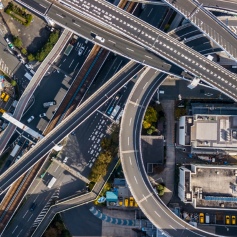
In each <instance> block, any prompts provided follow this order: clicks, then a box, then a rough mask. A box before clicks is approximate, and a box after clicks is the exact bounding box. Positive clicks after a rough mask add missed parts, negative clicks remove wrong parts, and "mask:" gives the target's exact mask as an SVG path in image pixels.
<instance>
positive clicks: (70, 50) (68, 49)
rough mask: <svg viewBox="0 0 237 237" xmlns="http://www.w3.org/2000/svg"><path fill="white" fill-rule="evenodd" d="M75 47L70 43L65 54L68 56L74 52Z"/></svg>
mask: <svg viewBox="0 0 237 237" xmlns="http://www.w3.org/2000/svg"><path fill="white" fill-rule="evenodd" d="M73 48H74V46H73V45H72V44H68V46H67V48H66V49H65V51H64V54H65V55H66V56H68V55H69V54H70V53H71V52H72V49H73Z"/></svg>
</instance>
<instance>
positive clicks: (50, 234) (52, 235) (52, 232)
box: [44, 227, 58, 237]
mask: <svg viewBox="0 0 237 237" xmlns="http://www.w3.org/2000/svg"><path fill="white" fill-rule="evenodd" d="M44 236H45V237H57V236H58V233H57V229H55V228H53V227H49V229H48V230H46V231H45V233H44Z"/></svg>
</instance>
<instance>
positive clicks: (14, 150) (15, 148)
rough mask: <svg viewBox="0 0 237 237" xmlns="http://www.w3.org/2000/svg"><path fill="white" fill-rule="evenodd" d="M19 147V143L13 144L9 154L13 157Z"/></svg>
mask: <svg viewBox="0 0 237 237" xmlns="http://www.w3.org/2000/svg"><path fill="white" fill-rule="evenodd" d="M19 149H20V146H19V145H15V147H14V148H13V150H12V152H11V154H10V156H12V157H15V155H16V154H17V152H18V151H19Z"/></svg>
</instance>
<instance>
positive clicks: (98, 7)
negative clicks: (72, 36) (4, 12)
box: [24, 0, 237, 100]
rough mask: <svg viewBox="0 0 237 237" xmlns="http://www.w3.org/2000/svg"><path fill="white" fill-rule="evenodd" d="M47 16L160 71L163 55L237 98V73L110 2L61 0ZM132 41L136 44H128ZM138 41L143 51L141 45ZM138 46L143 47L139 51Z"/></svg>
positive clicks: (106, 46)
mask: <svg viewBox="0 0 237 237" xmlns="http://www.w3.org/2000/svg"><path fill="white" fill-rule="evenodd" d="M24 1H25V0H24ZM43 2H44V1H42V3H43ZM47 17H49V18H51V19H52V20H54V21H55V22H57V23H59V24H60V25H62V26H65V27H67V28H69V29H71V30H72V31H74V32H78V34H79V35H82V36H84V37H85V38H87V39H89V40H92V41H95V42H96V43H97V44H99V45H101V46H102V47H105V48H107V49H109V50H111V51H113V52H116V53H119V54H122V55H123V56H125V57H128V58H130V59H132V60H135V61H138V62H140V63H142V64H144V65H148V66H150V67H152V68H155V69H159V70H160V67H157V66H156V65H154V64H155V62H156V60H157V57H156V56H155V55H159V56H161V57H163V58H165V59H167V60H168V61H170V62H172V63H174V64H176V65H177V66H179V67H181V68H183V69H184V70H186V71H188V72H190V73H191V74H192V75H194V76H196V77H200V78H201V79H202V80H203V81H205V82H206V83H208V84H209V85H212V86H213V87H215V88H216V89H218V90H220V91H221V92H222V93H224V94H226V95H227V96H229V97H231V98H232V99H233V100H236V99H237V93H236V92H237V76H236V74H234V73H231V72H229V71H228V70H226V69H225V68H223V67H221V66H220V65H218V64H216V63H214V62H212V61H210V60H209V59H207V58H206V57H205V56H203V55H201V54H199V53H197V52H196V51H194V50H192V49H191V48H190V47H188V46H186V45H184V44H183V43H182V42H178V41H177V40H175V39H173V38H172V37H170V36H168V35H167V34H166V33H164V32H162V31H160V30H158V29H156V28H155V27H153V26H151V25H149V24H147V23H146V22H144V21H142V20H140V19H139V18H137V17H135V16H133V15H131V14H129V13H127V12H125V11H123V10H122V9H119V8H117V7H116V6H114V5H112V4H110V3H108V2H106V1H100V0H95V1H93V4H91V3H90V1H87V0H80V1H72V0H64V1H61V0H60V3H58V2H54V4H52V5H51V6H50V8H49V9H48V10H47ZM85 27H86V32H85V31H84V28H85ZM92 32H93V33H96V34H98V35H102V36H104V38H105V41H104V42H101V41H99V40H97V39H94V38H92V36H91V33H92ZM122 36H123V37H122ZM132 41H133V42H134V44H133V45H131V44H130V45H129V47H124V45H127V44H128V42H132ZM121 44H122V49H121V48H120V47H121V46H120V45H121ZM138 44H139V45H140V46H141V47H142V48H143V50H144V51H143V52H141V51H142V50H141V49H139V47H137V45H138ZM130 46H132V48H130ZM137 49H138V50H140V51H139V53H138V51H137ZM159 60H160V59H159ZM159 66H160V64H159ZM162 71H163V70H162Z"/></svg>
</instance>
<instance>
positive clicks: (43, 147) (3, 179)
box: [0, 62, 143, 191]
mask: <svg viewBox="0 0 237 237" xmlns="http://www.w3.org/2000/svg"><path fill="white" fill-rule="evenodd" d="M142 68H143V66H142V65H138V64H136V63H134V62H131V63H129V65H128V66H127V68H126V69H124V68H123V71H122V72H121V71H119V73H117V74H116V75H115V77H113V78H112V79H111V80H109V81H108V82H107V83H106V84H105V85H104V86H103V87H101V88H100V89H99V90H98V91H97V93H96V94H94V95H93V96H92V97H90V98H89V99H88V100H87V101H85V102H84V103H83V104H82V105H81V106H79V107H78V108H77V109H76V110H75V111H74V112H73V113H72V114H70V115H69V116H68V118H67V119H66V120H64V121H63V122H61V123H60V124H59V125H58V126H57V127H56V128H55V129H54V130H53V131H52V132H50V133H49V134H48V135H47V136H46V137H45V138H44V139H42V140H41V141H39V142H38V143H37V144H36V145H35V146H34V147H33V148H32V149H31V150H30V151H29V152H27V153H26V155H24V156H23V157H22V158H21V159H20V160H19V161H18V162H17V163H16V164H14V165H13V166H11V167H10V168H9V169H8V170H7V172H5V173H4V174H2V175H1V176H0V188H1V191H4V190H5V189H6V188H8V187H9V186H10V185H11V184H12V183H13V182H14V181H16V180H17V179H18V178H19V177H20V176H21V175H22V174H23V173H25V172H26V171H27V170H28V169H30V168H31V167H32V166H33V165H34V164H35V163H36V162H37V161H38V160H40V159H41V158H42V157H43V156H44V155H46V154H47V153H48V152H49V151H50V150H51V149H52V148H53V147H54V146H55V145H56V144H58V143H59V142H60V141H62V140H63V139H64V137H66V136H67V135H68V134H69V133H71V132H72V131H73V130H74V129H75V128H77V127H78V126H79V125H80V124H81V123H82V122H83V121H85V120H86V119H87V118H88V117H89V116H91V115H92V114H93V113H94V112H95V111H96V110H97V109H98V108H99V107H100V106H102V105H103V104H104V103H105V102H106V101H107V100H108V99H109V98H110V97H111V96H113V94H115V93H116V92H117V91H118V90H119V89H120V88H121V87H122V86H123V85H124V84H126V83H127V82H128V81H129V80H130V79H131V78H132V77H133V76H134V75H135V74H136V73H137V72H139V71H140V70H141V69H142Z"/></svg>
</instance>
